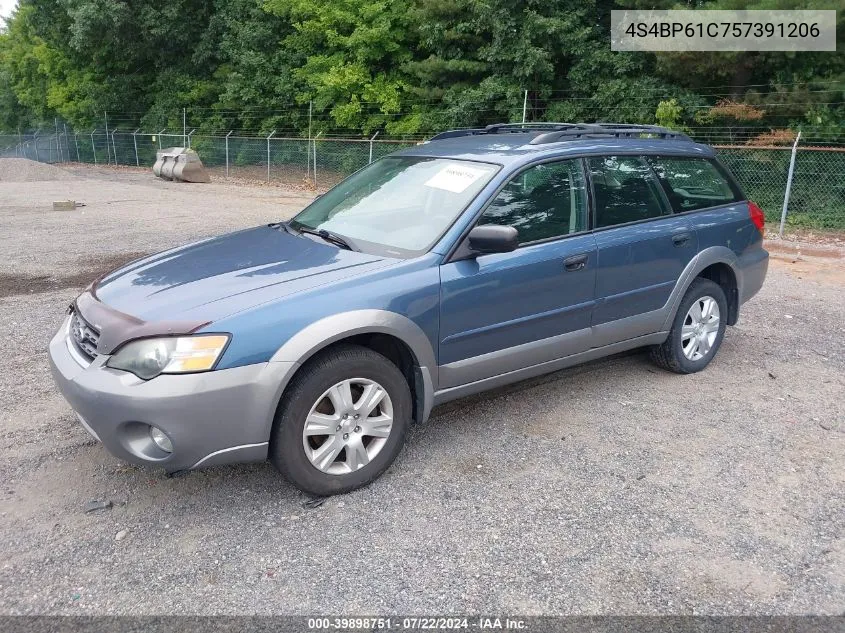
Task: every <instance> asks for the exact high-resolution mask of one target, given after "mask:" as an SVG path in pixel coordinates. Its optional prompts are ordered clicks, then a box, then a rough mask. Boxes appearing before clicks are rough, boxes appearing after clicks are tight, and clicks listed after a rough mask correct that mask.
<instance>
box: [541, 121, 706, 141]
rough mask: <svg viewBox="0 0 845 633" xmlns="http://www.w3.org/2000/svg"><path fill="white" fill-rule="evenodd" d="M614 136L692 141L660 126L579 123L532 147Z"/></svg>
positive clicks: (554, 132)
mask: <svg viewBox="0 0 845 633" xmlns="http://www.w3.org/2000/svg"><path fill="white" fill-rule="evenodd" d="M602 136H612V137H614V138H642V137H643V136H647V137H650V138H663V139H676V140H683V141H691V140H692V139H691V138H690V137H689V136H687V135H686V134H684V133H683V132H678V131H676V130H670V129H668V128H665V127H660V126H659V125H639V124H636V123H578V124H575V125H572V126H571V127H569V128H566V129H564V130H556V131H553V132H547V133H545V134H540V135H539V136H535V137H534V138H533V139H531V145H543V144H545V143H556V142H558V141H569V140H577V139H581V138H597V137H602Z"/></svg>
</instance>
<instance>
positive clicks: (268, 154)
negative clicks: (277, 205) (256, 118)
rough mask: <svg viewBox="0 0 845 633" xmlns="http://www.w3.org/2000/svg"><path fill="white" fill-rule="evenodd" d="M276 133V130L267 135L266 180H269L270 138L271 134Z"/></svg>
mask: <svg viewBox="0 0 845 633" xmlns="http://www.w3.org/2000/svg"><path fill="white" fill-rule="evenodd" d="M275 133H276V130H273V131H272V132H270V136H268V137H267V182H270V139H271V138H273V135H274V134H275Z"/></svg>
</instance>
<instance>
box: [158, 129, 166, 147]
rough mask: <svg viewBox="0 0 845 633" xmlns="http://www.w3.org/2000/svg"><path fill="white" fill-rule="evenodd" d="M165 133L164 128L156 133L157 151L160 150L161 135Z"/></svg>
mask: <svg viewBox="0 0 845 633" xmlns="http://www.w3.org/2000/svg"><path fill="white" fill-rule="evenodd" d="M166 131H167V128H164V129H163V130H162V131H161V132H159V133H158V149H159V150H161V135H162V134H164V133H165V132H166Z"/></svg>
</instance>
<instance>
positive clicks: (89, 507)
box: [85, 499, 112, 514]
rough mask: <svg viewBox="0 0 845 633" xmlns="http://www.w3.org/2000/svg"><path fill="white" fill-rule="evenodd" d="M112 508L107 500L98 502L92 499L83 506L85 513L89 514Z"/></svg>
mask: <svg viewBox="0 0 845 633" xmlns="http://www.w3.org/2000/svg"><path fill="white" fill-rule="evenodd" d="M111 507H112V502H111V501H109V500H108V499H107V500H105V501H100V500H98V499H93V500H91V501H89V502H88V503H86V504H85V513H86V514H87V513H89V512H96V511H97V510H108V509H109V508H111Z"/></svg>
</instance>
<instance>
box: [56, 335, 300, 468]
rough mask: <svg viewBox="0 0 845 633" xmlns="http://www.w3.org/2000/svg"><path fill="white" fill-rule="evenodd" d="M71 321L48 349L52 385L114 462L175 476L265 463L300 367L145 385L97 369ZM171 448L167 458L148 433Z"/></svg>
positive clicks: (252, 368)
mask: <svg viewBox="0 0 845 633" xmlns="http://www.w3.org/2000/svg"><path fill="white" fill-rule="evenodd" d="M67 327H68V321H67V320H66V321H65V323H63V324H62V327H61V328H60V329H59V331H58V332H57V333H56V335H55V336H54V337H53V339H52V341H51V342H50V348H49V356H50V365H51V369H52V373H53V378H54V379H55V381H56V384H57V385H58V387H59V389H60V390H61V392H62V395H63V396H64V397H65V399H66V400H67V401H68V403H69V404H70V406H71V407H72V408H73V410H74V411H75V412H76V414H77V415H78V416H79V418H80V420H81V421H82V423H83V425H84V426H85V428H86V429H87V430H88V431H89V432H90V433H91V434H92V435H93V436H94V437H95V438H97V439H98V440H99V441H101V442H102V443H103V444H104V445H105V447H106V448H107V449H108V450H109V452H111V453H112V454H113V455H115V456H117V457H119V458H121V459H124V460H126V461H129V462H132V463H135V464H140V465H148V466H159V467H162V468H165V469H166V470H168V471H170V472H173V471H178V470H186V469H191V468H198V467H202V466H210V465H216V464H224V463H233V462H246V461H260V460H263V459H266V457H267V448H268V442H269V438H270V429H271V426H272V423H273V416H274V414H275V409H276V404H277V403H278V401H279V397H280V396H281V393H282V390H283V389H284V386H285V385H286V384H287V381H288V380H289V378H290V376H291V375H292V374H293V372H294V370H295V369H296V366H297V363H291V362H270V363H258V364H254V365H247V366H244V367H235V368H232V369H224V370H218V371H210V372H204V373H197V374H185V375H179V376H177V375H162V376H158V377H156V378H153V379H152V380H148V381H144V380H141V379H140V378H137V377H136V376H134V375H133V374H130V373H128V372H124V371H119V370H115V369H110V368H108V367H106V366H105V361H106V360H107V359H108V357H107V356H103V355H100V356H98V357H97V358H96V359H95V360H94V361H93V362H92V363H90V364H87V361H86V360H85V359H84V358H83V357H80V355H79V354H78V353H77V352H75V349H74V347H73V345H72V343H71V344H69V341H68V335H67ZM150 425H153V426H156V427H158V428H159V429H161V430H162V431H164V432H165V433H166V434H167V436H168V437H169V438H170V440H171V442H172V444H173V452H172V453H169V454H168V453H166V452H164V451H163V450H161V449H160V448H158V447H157V446H156V445H155V443H154V442H152V440H151V438H150V435H149V426H150Z"/></svg>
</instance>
